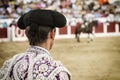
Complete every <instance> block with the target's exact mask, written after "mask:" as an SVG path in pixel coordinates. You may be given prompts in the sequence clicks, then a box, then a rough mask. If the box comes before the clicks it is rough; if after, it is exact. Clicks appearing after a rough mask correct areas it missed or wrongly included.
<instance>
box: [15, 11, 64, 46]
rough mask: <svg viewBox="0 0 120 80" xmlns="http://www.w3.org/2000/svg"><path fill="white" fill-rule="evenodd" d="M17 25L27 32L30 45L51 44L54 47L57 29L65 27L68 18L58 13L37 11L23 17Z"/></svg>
mask: <svg viewBox="0 0 120 80" xmlns="http://www.w3.org/2000/svg"><path fill="white" fill-rule="evenodd" d="M17 23H18V27H19V28H20V29H23V30H26V35H27V37H28V40H29V43H30V45H38V44H43V43H45V42H49V43H50V46H52V44H53V40H54V36H55V28H56V27H58V28H62V27H64V26H65V25H66V18H65V16H64V15H62V14H61V13H59V12H57V11H52V10H40V9H37V10H31V11H29V12H28V13H25V14H24V15H22V16H21V17H20V18H19V20H18V22H17Z"/></svg>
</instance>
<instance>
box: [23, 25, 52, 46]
mask: <svg viewBox="0 0 120 80" xmlns="http://www.w3.org/2000/svg"><path fill="white" fill-rule="evenodd" d="M53 28H54V27H49V26H39V25H37V24H31V25H30V26H29V27H27V28H26V32H25V33H26V36H27V37H28V40H29V44H30V45H36V44H38V43H43V42H45V41H46V40H47V37H48V33H49V32H50V31H51V30H53Z"/></svg>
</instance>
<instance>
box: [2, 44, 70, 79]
mask: <svg viewBox="0 0 120 80" xmlns="http://www.w3.org/2000/svg"><path fill="white" fill-rule="evenodd" d="M0 80H70V73H69V71H68V70H67V69H66V68H65V67H64V66H63V65H62V63H60V62H59V61H55V60H53V58H52V57H51V56H50V54H49V52H48V51H47V50H46V49H44V48H41V47H38V46H30V47H29V48H28V50H27V52H26V53H22V54H18V55H16V56H14V57H13V58H12V59H9V60H7V61H6V62H5V63H4V65H3V67H2V68H1V69H0Z"/></svg>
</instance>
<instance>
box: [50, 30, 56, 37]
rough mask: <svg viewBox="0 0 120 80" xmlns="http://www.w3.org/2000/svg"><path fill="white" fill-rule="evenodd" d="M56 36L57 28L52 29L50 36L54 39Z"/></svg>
mask: <svg viewBox="0 0 120 80" xmlns="http://www.w3.org/2000/svg"><path fill="white" fill-rule="evenodd" d="M54 37H55V29H53V30H52V31H50V38H53V39H54Z"/></svg>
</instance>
